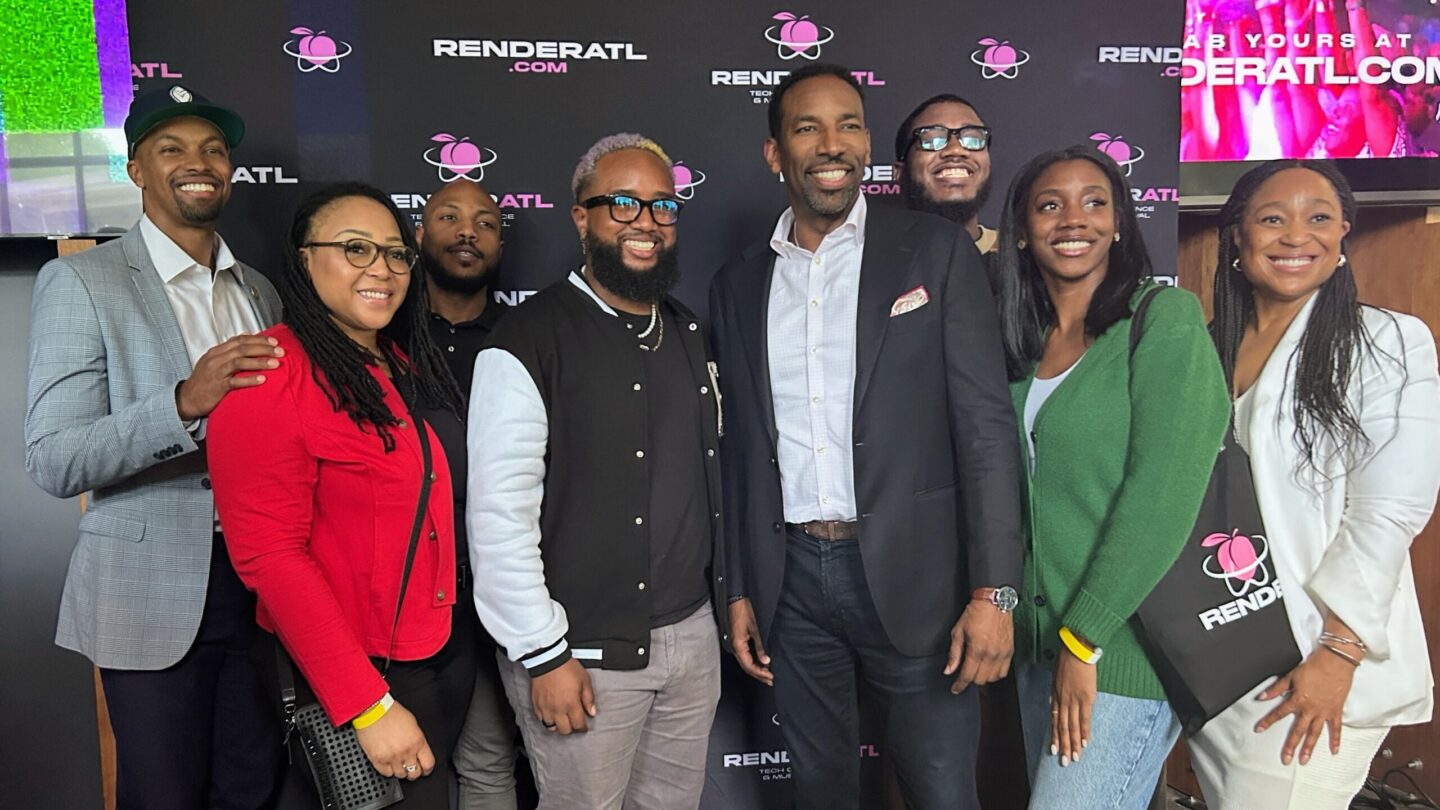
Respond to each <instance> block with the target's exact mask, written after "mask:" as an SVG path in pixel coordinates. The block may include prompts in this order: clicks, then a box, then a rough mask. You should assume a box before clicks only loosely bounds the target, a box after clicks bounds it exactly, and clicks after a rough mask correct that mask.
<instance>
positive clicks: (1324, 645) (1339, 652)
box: [1320, 642, 1360, 667]
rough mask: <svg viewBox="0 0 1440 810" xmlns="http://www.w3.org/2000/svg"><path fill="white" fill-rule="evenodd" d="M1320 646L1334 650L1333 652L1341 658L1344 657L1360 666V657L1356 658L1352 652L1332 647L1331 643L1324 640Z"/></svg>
mask: <svg viewBox="0 0 1440 810" xmlns="http://www.w3.org/2000/svg"><path fill="white" fill-rule="evenodd" d="M1320 646H1321V647H1324V648H1325V649H1327V650H1329V651H1330V652H1332V653H1335V654H1336V655H1338V656H1340V657H1341V658H1344V659H1345V660H1346V661H1349V662H1350V663H1351V664H1353V665H1355V666H1357V667H1358V666H1360V659H1359V658H1356V657H1355V656H1353V655H1351V654H1350V653H1347V652H1345V651H1343V650H1339V649H1337V648H1335V647H1332V646H1330V645H1329V644H1326V643H1324V642H1321V644H1320Z"/></svg>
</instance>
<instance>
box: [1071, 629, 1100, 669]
mask: <svg viewBox="0 0 1440 810" xmlns="http://www.w3.org/2000/svg"><path fill="white" fill-rule="evenodd" d="M1060 640H1061V641H1063V642H1065V648H1066V649H1068V650H1069V651H1070V652H1071V653H1072V654H1073V655H1074V656H1075V657H1076V658H1079V659H1080V660H1081V661H1084V662H1085V663H1087V664H1093V663H1095V662H1096V661H1099V660H1100V656H1101V655H1103V654H1104V653H1105V651H1104V650H1102V649H1100V648H1099V647H1096V648H1095V649H1093V650H1092V649H1090V648H1089V647H1086V646H1085V644H1084V642H1082V641H1080V639H1078V638H1076V637H1075V634H1074V633H1072V632H1070V628H1068V627H1061V628H1060Z"/></svg>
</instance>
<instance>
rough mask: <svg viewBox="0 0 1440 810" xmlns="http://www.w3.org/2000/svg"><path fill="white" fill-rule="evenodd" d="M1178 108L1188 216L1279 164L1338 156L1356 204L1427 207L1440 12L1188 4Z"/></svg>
mask: <svg viewBox="0 0 1440 810" xmlns="http://www.w3.org/2000/svg"><path fill="white" fill-rule="evenodd" d="M1180 109H1181V140H1180V160H1181V167H1180V188H1181V198H1180V204H1181V206H1182V207H1184V208H1215V207H1218V206H1219V205H1220V204H1221V203H1223V201H1224V199H1225V196H1226V195H1227V194H1228V193H1229V190H1230V187H1231V185H1232V184H1233V183H1234V181H1235V179H1236V178H1238V177H1239V176H1240V175H1241V174H1242V173H1244V172H1245V171H1246V170H1247V169H1249V168H1250V167H1251V166H1253V165H1255V162H1256V161H1262V160H1273V159H1277V158H1331V159H1335V160H1337V163H1338V165H1339V167H1340V170H1341V171H1342V172H1343V173H1344V174H1345V175H1346V177H1347V178H1348V179H1349V180H1350V182H1351V184H1352V185H1353V187H1354V188H1355V191H1356V196H1357V197H1358V198H1359V199H1360V200H1361V201H1362V202H1366V203H1374V204H1412V205H1413V204H1433V203H1435V202H1437V201H1440V160H1436V159H1435V157H1436V155H1437V153H1440V121H1437V109H1440V5H1437V4H1436V3H1435V2H1433V0H1186V11H1185V33H1184V42H1183V47H1182V50H1181V65H1180ZM1381 158H1383V159H1381Z"/></svg>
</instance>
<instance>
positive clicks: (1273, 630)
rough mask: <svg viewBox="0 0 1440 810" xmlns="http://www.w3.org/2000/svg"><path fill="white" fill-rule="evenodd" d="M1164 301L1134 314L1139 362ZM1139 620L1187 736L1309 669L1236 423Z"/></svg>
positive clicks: (1132, 346) (1147, 299)
mask: <svg viewBox="0 0 1440 810" xmlns="http://www.w3.org/2000/svg"><path fill="white" fill-rule="evenodd" d="M1156 292H1158V288H1157V289H1156V290H1152V291H1150V292H1148V293H1146V294H1145V296H1144V297H1143V298H1142V299H1141V300H1140V302H1139V303H1138V304H1137V306H1136V308H1135V314H1134V315H1133V316H1132V319H1131V325H1130V350H1131V352H1132V353H1133V352H1134V350H1135V346H1136V345H1137V344H1138V343H1139V340H1140V330H1141V328H1142V322H1143V318H1144V311H1145V309H1146V307H1147V306H1148V305H1149V303H1150V299H1151V298H1153V297H1154V295H1155V293H1156ZM1136 615H1137V616H1138V617H1139V619H1140V624H1141V625H1142V626H1143V628H1144V630H1145V636H1146V642H1147V645H1148V647H1149V652H1150V662H1151V664H1152V665H1153V666H1154V667H1155V671H1156V673H1157V674H1158V675H1159V676H1160V682H1161V684H1162V685H1163V686H1164V687H1165V695H1166V697H1167V698H1168V699H1169V701H1170V706H1171V708H1172V709H1174V711H1175V714H1176V716H1178V717H1179V718H1180V722H1181V724H1182V726H1183V727H1184V729H1185V733H1186V734H1187V735H1189V734H1194V733H1195V732H1196V731H1199V730H1200V728H1201V727H1202V726H1204V725H1205V723H1207V722H1209V721H1210V719H1211V718H1213V717H1215V716H1216V715H1217V714H1219V713H1220V712H1222V711H1224V710H1225V709H1227V708H1229V707H1230V706H1231V705H1232V704H1234V703H1235V701H1237V700H1239V699H1240V698H1242V697H1244V696H1245V695H1246V694H1248V693H1249V692H1250V691H1251V690H1252V689H1254V688H1255V687H1256V686H1259V685H1260V684H1261V683H1263V682H1265V681H1266V680H1268V679H1270V678H1272V677H1275V676H1278V675H1283V674H1285V673H1287V672H1289V671H1290V670H1292V669H1294V668H1295V667H1296V666H1297V665H1298V664H1299V663H1300V660H1301V659H1300V650H1299V648H1298V647H1297V646H1296V645H1295V637H1294V636H1293V634H1292V633H1291V632H1290V620H1289V618H1288V616H1287V615H1286V612H1285V599H1284V595H1283V594H1282V593H1281V589H1280V583H1279V582H1278V580H1277V579H1276V568H1275V549H1274V548H1273V547H1272V546H1271V544H1270V541H1269V539H1268V537H1267V535H1266V533H1265V522H1264V520H1263V519H1262V517H1261V515H1260V504H1259V501H1257V500H1256V498H1255V481H1254V479H1253V478H1252V476H1251V472H1250V455H1249V454H1248V453H1246V452H1245V450H1244V448H1242V447H1240V445H1239V443H1238V442H1236V441H1235V430H1234V426H1233V421H1232V423H1231V426H1230V427H1228V428H1227V429H1226V431H1225V444H1224V445H1223V446H1222V447H1221V448H1220V452H1219V454H1218V455H1217V456H1216V458H1215V468H1214V471H1213V472H1211V474H1210V484H1209V486H1208V487H1207V488H1206V490H1205V500H1204V501H1203V502H1202V503H1201V505H1200V515H1199V518H1198V519H1197V520H1196V521H1195V528H1194V529H1192V530H1191V532H1190V539H1189V541H1187V542H1186V544H1185V548H1184V550H1182V551H1181V552H1180V557H1179V559H1177V560H1176V561H1175V564H1174V565H1173V566H1171V568H1170V570H1169V571H1168V572H1166V574H1165V576H1164V577H1162V578H1161V580H1160V582H1159V584H1157V585H1156V586H1155V589H1154V590H1152V591H1151V592H1150V595H1149V596H1147V597H1145V601H1144V602H1142V603H1141V604H1140V609H1139V610H1138V611H1137V614H1136Z"/></svg>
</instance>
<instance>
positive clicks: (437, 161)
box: [425, 132, 500, 183]
mask: <svg viewBox="0 0 1440 810" xmlns="http://www.w3.org/2000/svg"><path fill="white" fill-rule="evenodd" d="M430 140H431V142H433V143H437V144H441V145H440V146H432V147H430V148H429V149H427V150H425V162H426V163H429V164H430V165H431V166H434V167H435V169H436V171H435V173H436V174H437V175H439V176H440V182H442V183H450V182H454V181H456V180H469V181H470V182H472V183H478V182H480V181H481V180H484V179H485V167H486V166H489V165H490V164H491V163H494V162H495V161H496V160H498V159H499V157H500V156H499V155H497V154H495V150H494V149H488V148H485V147H481V146H477V145H475V144H474V143H471V142H470V138H469V136H466V137H463V138H462V137H456V136H454V135H451V134H450V133H448V132H437V133H435V134H434V135H432V136H430Z"/></svg>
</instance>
